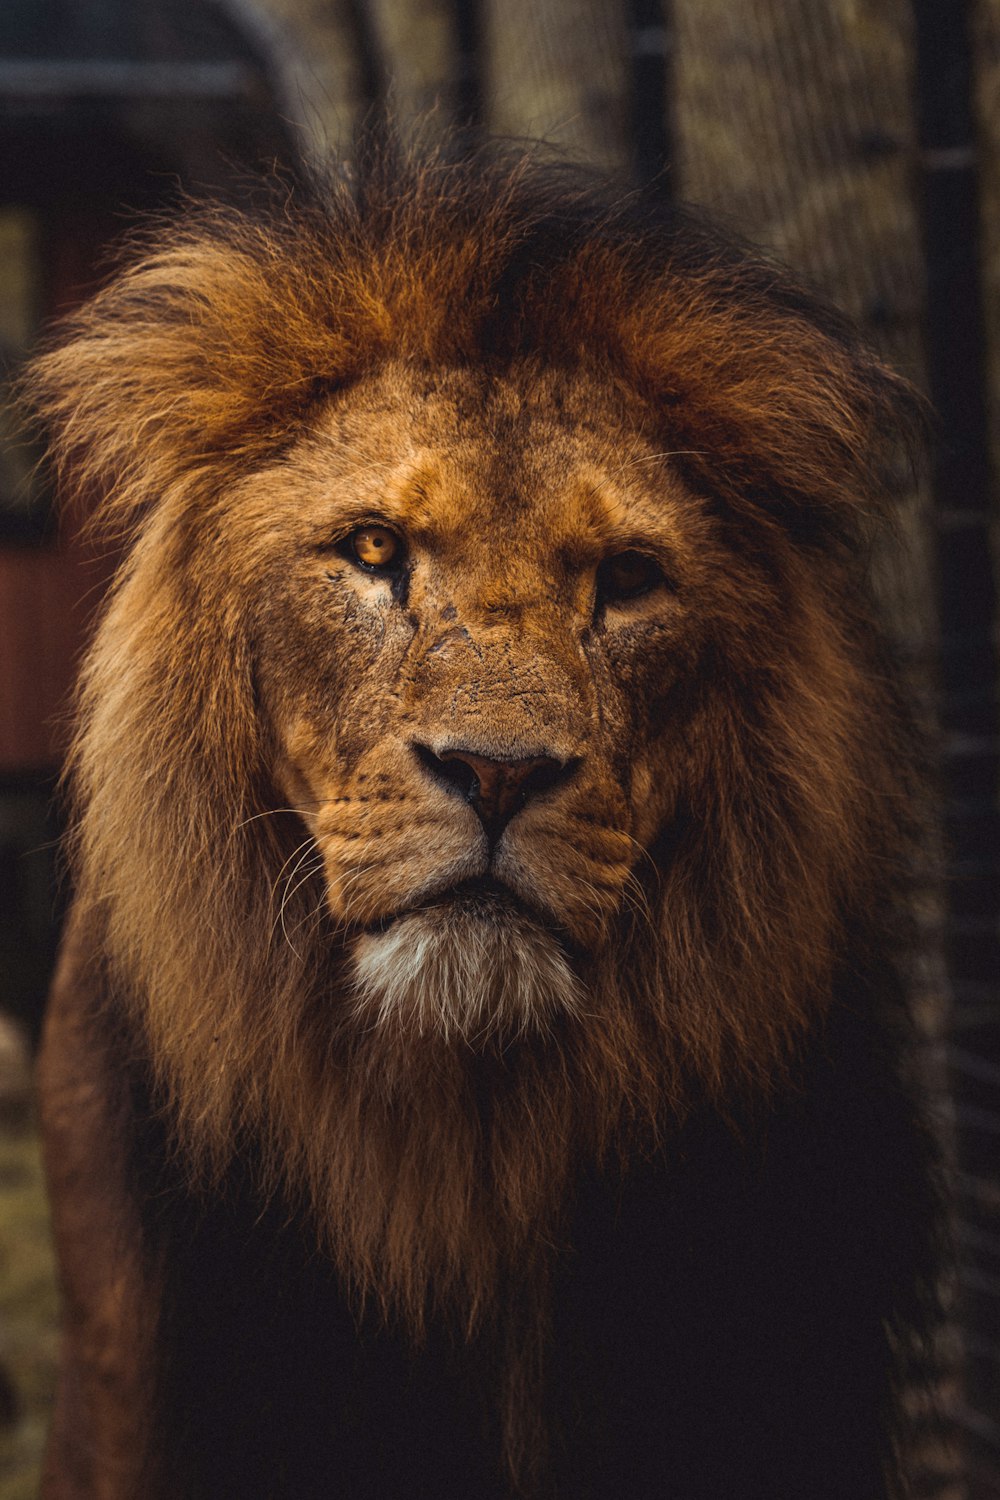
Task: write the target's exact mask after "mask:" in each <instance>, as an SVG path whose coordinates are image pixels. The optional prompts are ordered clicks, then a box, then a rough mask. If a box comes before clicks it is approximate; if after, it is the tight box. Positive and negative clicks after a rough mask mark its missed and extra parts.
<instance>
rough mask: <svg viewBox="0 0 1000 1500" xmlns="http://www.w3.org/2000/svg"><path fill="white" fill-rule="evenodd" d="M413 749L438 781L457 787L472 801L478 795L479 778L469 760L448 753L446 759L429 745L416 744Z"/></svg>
mask: <svg viewBox="0 0 1000 1500" xmlns="http://www.w3.org/2000/svg"><path fill="white" fill-rule="evenodd" d="M413 749H414V751H415V752H416V756H417V759H418V760H419V761H421V762H422V764H423V765H424V766H425V767H426V769H427V770H428V771H430V773H431V775H432V776H434V777H436V778H437V780H438V781H443V782H444V784H445V785H446V786H452V787H455V788H456V789H457V790H458V791H460V792H461V793H462V796H463V797H467V798H468V799H469V800H470V801H471V800H472V799H473V798H474V797H475V796H477V795H478V793H479V778H478V776H477V775H476V773H475V770H474V769H473V767H472V766H471V765H470V764H469V763H468V761H465V760H462V759H461V758H460V757H458V756H455V755H448V758H447V759H444V758H443V757H442V756H440V755H435V754H434V751H433V750H432V749H431V748H430V746H429V745H419V744H415V745H414V746H413Z"/></svg>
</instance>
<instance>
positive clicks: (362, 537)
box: [348, 526, 402, 568]
mask: <svg viewBox="0 0 1000 1500" xmlns="http://www.w3.org/2000/svg"><path fill="white" fill-rule="evenodd" d="M348 541H349V544H350V551H351V555H352V557H353V558H354V559H355V561H356V562H359V563H361V565H362V567H365V568H389V567H391V566H392V564H393V563H395V562H398V561H399V558H400V554H401V552H402V545H401V543H400V540H399V537H398V536H397V535H396V533H395V532H394V531H390V530H389V528H388V527H387V526H359V527H358V529H357V531H352V532H351V535H350V537H349V538H348Z"/></svg>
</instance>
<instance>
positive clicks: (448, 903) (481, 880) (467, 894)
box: [364, 875, 554, 933]
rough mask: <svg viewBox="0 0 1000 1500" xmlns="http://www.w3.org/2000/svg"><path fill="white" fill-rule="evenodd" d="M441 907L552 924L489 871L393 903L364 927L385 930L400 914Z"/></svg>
mask: <svg viewBox="0 0 1000 1500" xmlns="http://www.w3.org/2000/svg"><path fill="white" fill-rule="evenodd" d="M442 908H444V909H445V910H447V911H448V912H449V914H451V915H453V916H456V917H462V916H466V917H470V918H472V919H474V920H478V921H484V922H495V923H497V924H500V923H503V922H504V921H507V920H509V919H510V918H511V917H521V918H528V919H529V920H531V921H534V922H537V923H538V924H539V925H540V926H542V927H545V928H546V929H548V930H552V929H553V926H554V924H553V922H552V921H551V919H546V917H545V914H544V913H542V912H540V911H539V910H538V908H537V907H534V906H532V905H531V904H530V903H529V902H527V901H525V900H524V899H523V898H522V897H521V896H519V895H518V893H517V892H516V891H515V890H513V889H512V888H511V887H510V886H509V885H506V884H505V883H504V882H503V881H502V880H497V879H496V878H495V876H492V875H480V876H476V877H475V878H473V879H469V880H460V881H458V882H457V883H456V884H455V885H451V886H447V887H446V888H445V889H443V890H439V891H434V892H433V893H432V894H424V895H423V896H422V897H421V898H420V899H419V900H417V901H414V902H412V903H408V904H407V905H405V906H401V907H397V909H396V910H395V911H391V912H387V913H386V915H385V916H382V917H379V918H378V919H377V920H376V921H374V922H371V923H368V924H367V925H366V926H365V928H364V931H365V932H369V933H379V932H387V931H388V930H389V928H390V927H392V926H393V924H394V923H395V922H398V921H399V920H400V918H402V917H410V916H413V915H415V914H416V913H418V912H429V911H433V910H440V909H442Z"/></svg>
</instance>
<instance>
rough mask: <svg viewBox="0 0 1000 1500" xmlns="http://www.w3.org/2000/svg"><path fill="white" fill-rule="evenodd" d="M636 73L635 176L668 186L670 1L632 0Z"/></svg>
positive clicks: (633, 102) (633, 112)
mask: <svg viewBox="0 0 1000 1500" xmlns="http://www.w3.org/2000/svg"><path fill="white" fill-rule="evenodd" d="M628 17H629V51H630V54H631V56H630V62H631V73H632V99H631V138H632V153H633V164H634V171H635V176H636V178H637V180H638V181H639V183H641V184H642V186H644V187H648V186H650V185H655V186H657V187H658V188H659V189H660V191H661V192H662V193H664V195H666V193H667V191H668V188H669V178H668V177H667V168H668V167H669V166H670V163H671V161H672V158H673V152H672V142H671V130H670V121H669V90H668V82H667V80H668V76H669V68H670V52H671V47H670V27H669V20H668V0H629V6H628Z"/></svg>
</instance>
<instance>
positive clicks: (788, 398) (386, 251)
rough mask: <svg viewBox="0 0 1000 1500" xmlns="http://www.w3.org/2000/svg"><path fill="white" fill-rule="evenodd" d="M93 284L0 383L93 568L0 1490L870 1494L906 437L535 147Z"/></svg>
mask: <svg viewBox="0 0 1000 1500" xmlns="http://www.w3.org/2000/svg"><path fill="white" fill-rule="evenodd" d="M129 256H130V258H129V259H128V260H127V262H126V264H125V266H124V268H123V269H122V270H121V271H120V274H119V275H118V276H117V278H116V279H114V280H113V281H111V282H110V284H109V285H108V286H107V287H106V288H105V289H104V290H103V291H101V292H100V293H99V294H98V295H97V296H95V297H94V299H93V300H92V301H90V302H89V303H88V304H87V305H86V306H85V307H83V308H82V310H80V311H79V312H77V313H76V314H75V315H74V316H73V317H72V318H71V319H70V321H69V323H68V325H65V326H64V327H63V328H62V330H61V331H60V333H59V335H58V338H57V339H56V340H55V341H54V342H53V343H52V344H51V345H50V347H49V348H48V349H47V350H46V351H45V352H43V353H42V354H41V356H40V357H39V358H38V360H37V362H36V364H35V365H34V368H33V372H32V374H31V377H30V380H31V386H30V398H31V400H33V402H34V405H35V409H36V411H37V412H38V413H39V414H40V416H41V418H42V419H43V420H44V422H45V423H46V424H47V428H48V430H49V433H50V438H51V445H52V452H53V455H54V461H55V464H56V468H57V472H58V476H59V481H60V484H61V486H62V489H63V491H64V492H65V493H67V494H70V495H72V494H78V495H81V496H83V497H84V498H85V499H86V501H87V502H88V503H89V504H92V505H96V509H97V516H96V522H95V524H96V525H97V526H98V527H100V528H102V529H103V533H104V534H105V535H107V536H109V537H112V538H114V539H115V542H116V545H119V546H120V547H121V549H122V558H123V560H122V562H121V566H120V569H119V571H118V575H117V578H116V581H115V583H114V586H113V588H112V591H111V594H110V598H109V600H108V601H107V604H106V607H105V609H104V612H103V616H102V618H101V621H100V624H99V627H98V629H97V631H96V635H95V638H94V641H93V644H92V647H91V648H90V651H89V654H88V656H87V659H86V661H85V664H84V667H83V671H82V680H81V685H80V688H79V696H78V701H77V722H78V729H77V734H76V738H75V742H74V746H73V750H72V754H71V757H70V765H69V772H68V775H69V786H70V789H71V796H72V801H73V807H74V812H75V820H74V825H73V831H72V834H71V846H70V859H71V867H72V874H73V881H74V891H75V895H74V907H73V914H72V917H71V920H70V923H69V926H68V930H67V933H66V937H65V941H64V946H63V953H62V958H61V962H60V968H59V971H58V974H57V978H56V982H55V986H54V991H53V995H52V1000H51V1006H50V1010H49V1014H48V1018H47V1026H46V1035H45V1040H44V1047H43V1054H42V1058H41V1066H40V1090H41V1107H42V1117H43V1129H44V1137H45V1147H46V1156H47V1166H48V1174H49V1181H50V1187H51V1195H52V1202H53V1213H54V1222H55V1231H56V1238H57V1243H58V1251H59V1257H60V1265H61V1273H62V1280H63V1289H64V1298H65V1318H64V1349H63V1358H62V1365H61V1374H60V1381H59V1391H58V1397H57V1405H56V1412H55V1417H54V1422H53V1428H52V1433H51V1438H50V1443H49V1448H48V1457H47V1462H46V1473H45V1480H44V1491H43V1492H44V1494H45V1495H46V1496H47V1497H49V1500H70V1497H72V1500H81V1497H87V1500H97V1497H100V1500H136V1497H140V1496H141V1497H144V1500H146V1497H150V1500H155V1497H163V1500H167V1497H170V1500H177V1497H181V1496H183V1497H185V1500H194V1497H212V1500H217V1497H220V1496H226V1497H228V1496H234V1497H236V1496H238V1497H240V1500H253V1497H261V1500H263V1497H265V1496H267V1497H289V1500H291V1497H294V1500H309V1497H317V1500H319V1497H323V1500H327V1497H329V1496H332V1495H340V1494H343V1495H345V1496H350V1497H352V1500H359V1497H364V1496H369V1495H370V1496H372V1497H378V1500H393V1497H402V1496H406V1497H408V1500H413V1497H428V1500H432V1497H434V1500H438V1497H463V1500H465V1497H473V1496H475V1497H477V1500H478V1497H495V1500H500V1497H511V1496H515V1495H516V1496H537V1497H556V1496H565V1497H573V1500H588V1497H589V1500H611V1497H620V1496H622V1495H623V1494H627V1495H629V1496H631V1497H635V1500H646V1497H648V1500H652V1497H660V1496H666V1495H670V1496H676V1497H677V1500H721V1497H723V1496H724V1497H726V1500H765V1497H766V1500H793V1497H794V1500H801V1497H807V1496H808V1497H809V1500H876V1497H886V1496H889V1495H899V1494H902V1493H903V1486H904V1483H905V1478H904V1474H903V1468H904V1465H903V1463H902V1460H901V1458H900V1453H901V1451H902V1446H903V1444H902V1438H901V1427H900V1406H901V1402H900V1390H901V1385H902V1383H903V1382H904V1381H905V1380H906V1379H907V1378H908V1376H909V1372H910V1371H911V1369H912V1367H913V1361H914V1359H916V1358H917V1357H918V1356H919V1351H920V1349H921V1348H922V1347H923V1346H924V1344H925V1343H926V1340H927V1338H928V1330H929V1328H930V1327H931V1325H932V1322H933V1311H932V1304H933V1288H934V1282H935V1266H936V1259H935V1255H936V1251H935V1245H936V1233H935V1214H936V1197H935V1189H934V1167H933V1146H932V1143H931V1142H930V1138H929V1134H928V1130H927V1128H926V1126H925V1124H924V1121H923V1111H922V1106H921V1103H920V1096H919V1087H918V1085H917V1082H916V1081H915V1067H914V1055H915V1054H914V1048H913V1028H912V1026H911V1023H910V1021H909V1019H908V1008H907V1002H906V986H905V982H904V981H905V968H906V962H905V960H906V943H907V926H906V910H907V905H908V894H909V891H910V888H911V885H912V881H913V871H914V868H915V863H914V862H915V859H916V857H917V850H918V847H919V840H920V824H921V812H920V799H921V792H920V773H919V767H918V760H919V757H918V756H917V755H916V753H915V752H914V749H913V736H912V732H911V730H910V727H909V720H908V715H907V712H906V709H905V706H904V704H903V702H902V697H901V694H900V693H899V691H898V689H897V687H896V686H895V678H894V676H893V672H892V669H891V666H890V664H889V659H888V654H887V650H886V647H885V645H884V643H883V640H882V635H881V633H880V631H879V628H878V626H877V623H876V618H875V612H874V609H873V606H872V604H871V602H870V598H869V589H868V584H867V571H868V569H867V563H868V557H869V555H870V551H871V544H872V537H873V534H874V532H875V530H876V528H877V527H878V526H879V525H880V524H881V523H882V522H884V520H885V518H886V516H887V515H888V513H889V510H890V504H889V502H890V500H891V493H892V484H893V476H894V473H896V472H898V471H897V470H895V469H894V467H893V466H894V465H895V464H897V462H898V457H897V455H898V443H899V441H900V440H901V439H902V440H903V441H905V442H908V441H909V440H910V438H911V436H912V434H913V432H914V431H915V430H916V429H917V427H919V424H920V421H921V412H920V402H919V399H918V398H917V397H916V396H915V395H914V393H913V392H912V390H911V389H910V387H909V386H908V385H907V384H906V383H905V382H904V381H903V380H901V379H900V378H899V377H897V376H895V375H894V374H892V373H891V372H890V371H889V370H887V369H886V368H884V367H883V366H882V365H881V364H880V363H879V361H878V360H877V359H876V358H875V357H874V356H873V355H872V354H871V353H870V352H868V350H867V349H866V348H865V347H864V346H863V344H862V343H861V342H860V340H859V339H858V337H857V336H856V334H855V333H854V332H853V331H852V329H851V327H850V326H849V325H848V324H847V323H846V322H845V321H844V320H843V319H842V318H841V317H840V316H839V315H838V314H836V313H835V312H833V311H831V310H830V309H828V308H827V307H826V306H825V305H823V304H822V303H821V302H820V301H819V300H817V299H816V298H815V297H814V296H813V295H811V294H810V293H808V292H806V291H803V290H801V289H800V288H799V287H797V286H796V285H795V284H794V282H793V281H792V280H791V278H790V277H789V275H788V274H787V273H786V272H784V271H783V270H781V269H780V268H779V267H777V266H775V265H774V264H772V263H771V262H770V261H767V260H766V259H764V258H762V257H761V256H760V255H759V254H757V253H756V252H752V251H750V250H748V249H747V248H746V247H744V246H742V245H739V244H736V243H734V242H733V241H732V240H730V239H729V238H727V236H726V235H725V234H724V233H722V232H721V231H719V230H716V229H714V228H712V227H711V226H709V225H706V224H705V223H703V222H701V221H700V220H699V219H698V218H696V217H695V216H694V215H692V214H690V213H687V212H685V211H682V210H680V209H676V208H668V207H665V206H663V205H662V204H657V203H655V202H652V201H650V200H648V199H647V198H645V197H643V196H641V195H627V194H626V195H620V194H619V195H615V194H614V193H613V192H610V191H608V190H606V189H603V188H601V187H599V186H595V185H594V184H592V183H591V182H589V180H587V179H585V178H582V177H581V176H580V175H578V174H576V173H574V172H572V171H569V170H567V169H565V168H562V169H561V168H556V167H553V166H552V165H551V164H548V163H546V161H545V160H544V159H542V158H540V157H539V156H538V155H536V154H532V153H531V152H528V153H527V154H526V155H522V156H513V157H512V156H510V155H508V154H505V153H504V152H503V151H501V150H499V149H495V148H493V149H489V150H486V151H484V152H483V153H481V154H480V155H478V156H476V157H474V158H472V159H468V158H466V159H464V160H453V159H449V157H448V155H447V154H446V153H442V154H440V155H438V156H436V157H435V156H429V157H424V158H423V159H417V160H413V159H401V158H400V157H399V156H394V155H393V154H392V153H384V154H382V155H378V154H376V155H375V156H373V158H372V159H370V160H369V161H368V162H367V163H366V164H363V165H362V166H361V167H359V168H358V169H357V170H356V171H354V172H353V173H349V174H348V173H343V174H340V175H339V176H338V175H336V174H334V175H332V176H331V178H330V179H328V180H324V181H321V182H315V183H305V182H298V183H296V184H294V185H292V186H288V185H284V184H282V185H279V187H277V188H275V190H274V191H266V190H263V189H262V191H261V193H260V195H259V197H258V200H257V201H255V203H254V205H253V206H252V208H249V209H243V210H237V209H234V208H226V207H219V206H214V207H213V206H200V207H198V206H196V207H194V208H192V209H191V210H190V211H189V212H188V213H187V214H186V215H185V216H184V217H182V218H181V219H180V220H175V221H172V222H169V223H165V224H160V225H157V226H154V227H153V228H152V229H151V230H150V231H149V233H148V234H147V235H146V236H145V237H144V239H143V240H142V242H141V243H139V244H138V245H137V246H136V245H133V246H132V248H131V250H130V252H129Z"/></svg>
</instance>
